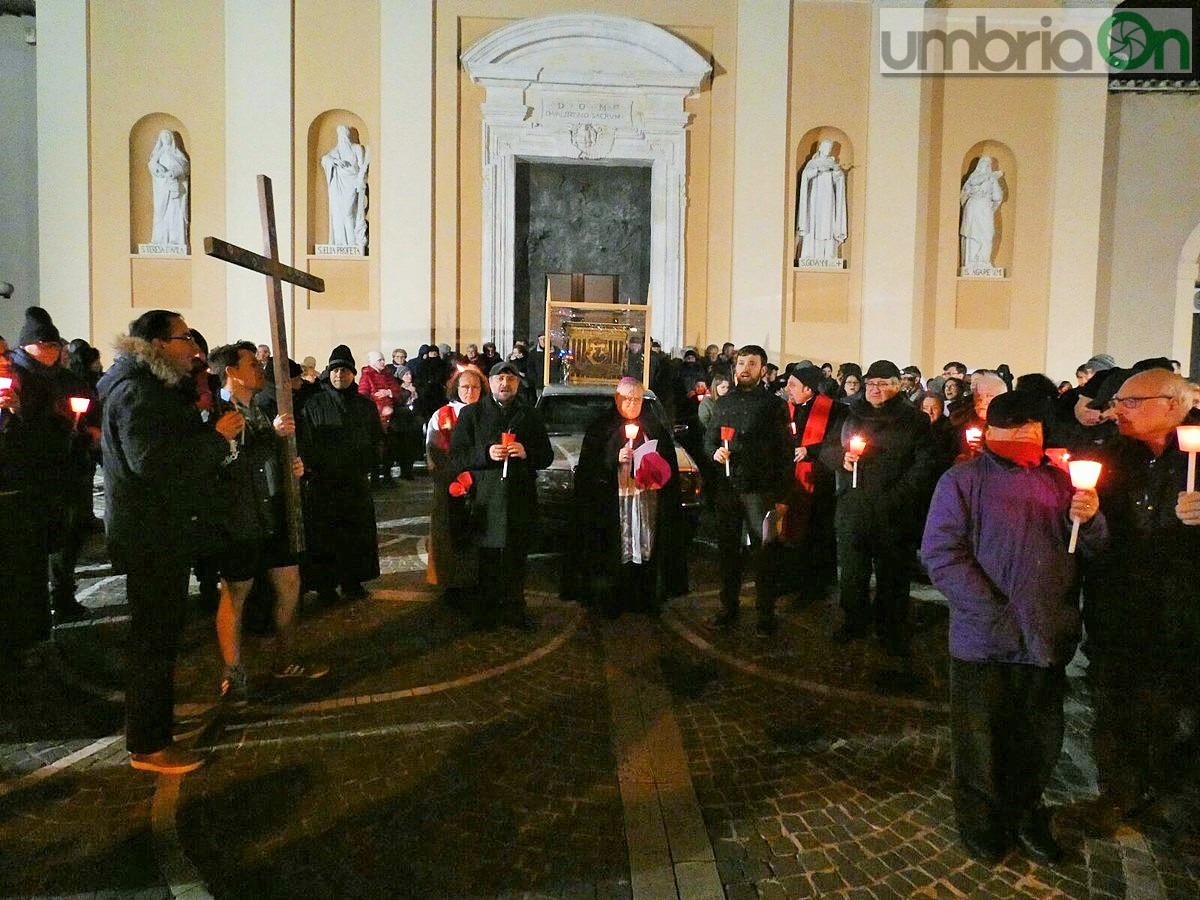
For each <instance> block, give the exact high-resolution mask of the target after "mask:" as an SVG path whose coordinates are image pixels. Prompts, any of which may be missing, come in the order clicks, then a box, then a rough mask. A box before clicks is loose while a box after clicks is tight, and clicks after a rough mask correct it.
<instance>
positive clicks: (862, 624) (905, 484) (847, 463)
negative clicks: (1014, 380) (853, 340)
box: [821, 359, 937, 657]
mask: <svg viewBox="0 0 1200 900" xmlns="http://www.w3.org/2000/svg"><path fill="white" fill-rule="evenodd" d="M854 438H859V439H861V440H862V441H864V442H865V444H864V445H863V447H864V449H862V450H861V452H860V451H857V450H855V449H854V447H855V446H857V442H855V444H853V445H852V443H851V442H852V439H854ZM821 458H822V460H823V461H824V462H825V464H826V465H827V466H829V467H830V468H831V469H834V470H835V471H836V472H837V495H838V504H837V513H836V519H835V522H836V527H837V542H838V564H839V568H840V569H841V572H840V576H839V593H840V598H841V605H842V612H843V613H844V614H845V620H844V622H843V623H842V625H841V627H839V628H838V629H837V631H836V632H835V633H834V640H836V641H838V642H839V643H845V642H848V641H852V640H857V639H860V638H864V637H866V635H867V630H868V627H869V624H870V620H871V609H872V608H871V597H870V583H871V569H872V568H874V570H875V585H876V587H875V605H874V620H875V632H876V634H877V635H878V637H879V638H880V639H881V640H882V641H883V644H884V647H885V649H886V650H887V652H888V653H889V655H892V656H896V657H907V655H908V652H909V638H910V630H909V621H908V618H909V605H910V600H909V579H910V573H911V571H912V562H913V558H914V554H915V552H916V548H917V543H918V541H919V540H920V537H921V528H922V526H923V524H924V522H923V517H922V511H923V510H924V509H925V507H926V503H927V501H928V498H929V493H930V491H932V489H933V478H934V474H935V471H936V467H937V461H936V458H935V454H934V451H933V438H932V434H931V432H930V428H929V419H928V417H926V416H925V415H923V414H922V413H921V411H920V410H919V409H916V408H914V407H913V406H912V405H911V404H910V403H908V402H907V401H906V400H905V399H904V398H903V397H902V396H900V369H899V368H898V367H897V366H896V364H895V363H893V362H891V361H890V360H886V359H881V360H877V361H876V362H873V363H871V365H870V367H869V368H868V369H867V372H866V374H865V375H864V376H863V392H862V396H861V397H857V398H855V399H854V401H853V402H852V403H851V404H850V408H849V413H848V414H847V416H846V421H845V422H844V423H843V424H842V428H841V431H840V432H834V433H831V434H830V435H829V437H828V439H827V440H826V441H825V444H824V446H823V447H822V448H821ZM856 468H857V474H855V469H856Z"/></svg>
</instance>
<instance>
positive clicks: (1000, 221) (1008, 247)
mask: <svg viewBox="0 0 1200 900" xmlns="http://www.w3.org/2000/svg"><path fill="white" fill-rule="evenodd" d="M983 156H990V157H991V159H992V171H994V172H1002V173H1003V176H1002V177H1001V178H1000V179H999V183H1000V188H1001V191H1002V192H1003V194H1004V200H1003V202H1001V204H1000V209H999V210H998V211H997V213H996V219H995V222H996V236H995V241H994V243H993V244H992V265H993V266H994V267H995V268H998V269H1004V270H1005V275H1006V276H1011V275H1012V265H1013V224H1014V223H1015V222H1016V211H1017V158H1016V156H1014V155H1013V152H1012V150H1010V149H1009V147H1008V145H1007V144H1003V143H1001V142H1000V141H993V140H984V141H980V142H979V143H977V144H975V145H974V146H973V147H971V149H970V150H968V151H967V152H966V154H965V155H964V156H963V160H962V167H961V170H960V172H959V181H958V186H959V190H960V191H961V190H962V186H963V185H964V184H966V181H967V178H968V177H969V176H970V174H971V173H972V172H974V171H975V167H976V165H978V163H979V159H980V157H983ZM961 223H962V204H961V201H960V203H959V212H958V215H957V216H956V217H955V219H954V243H955V244H961V238H960V235H959V233H958V229H959V226H960V225H961ZM959 265H960V266H961V265H962V251H961V248H960V250H959Z"/></svg>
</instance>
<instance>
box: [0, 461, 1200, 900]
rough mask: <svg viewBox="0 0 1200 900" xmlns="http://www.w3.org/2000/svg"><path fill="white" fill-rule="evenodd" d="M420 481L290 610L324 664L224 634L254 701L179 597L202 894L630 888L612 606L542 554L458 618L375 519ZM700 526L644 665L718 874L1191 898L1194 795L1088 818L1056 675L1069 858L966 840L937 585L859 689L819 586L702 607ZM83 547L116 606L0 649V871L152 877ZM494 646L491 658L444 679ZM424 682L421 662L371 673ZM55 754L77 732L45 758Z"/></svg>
mask: <svg viewBox="0 0 1200 900" xmlns="http://www.w3.org/2000/svg"><path fill="white" fill-rule="evenodd" d="M428 496H429V488H428V482H427V481H425V480H423V479H419V480H418V481H417V482H415V483H414V484H402V485H400V486H399V487H398V488H395V489H387V490H382V491H380V492H379V493H378V495H377V507H378V516H379V519H380V521H381V522H386V523H389V524H388V525H387V527H385V528H384V529H383V530H382V531H381V535H380V538H381V546H383V547H384V552H385V553H386V554H388V560H387V566H386V568H387V570H388V571H389V572H391V573H392V574H388V575H385V576H384V577H383V578H381V579H380V580H379V581H377V582H375V583H374V584H373V585H372V588H374V589H376V590H378V591H379V593H377V594H376V596H374V597H372V598H371V599H368V600H364V601H358V602H355V603H342V604H339V605H337V606H334V607H332V608H329V609H320V610H310V611H307V612H306V615H305V620H304V624H303V627H302V629H301V632H300V640H299V647H300V650H301V652H302V654H305V655H309V656H312V657H313V658H320V659H322V660H324V661H328V662H329V663H331V665H332V666H333V667H334V668H333V672H332V673H331V674H330V676H329V677H327V678H325V679H322V680H320V681H315V682H310V683H305V684H301V685H288V686H286V687H279V686H278V685H275V684H272V683H271V682H270V680H269V678H268V677H267V670H266V666H267V663H268V660H267V651H268V646H269V645H268V643H267V641H266V640H265V639H262V638H257V637H250V638H249V639H248V640H247V648H246V656H247V661H248V664H249V665H248V668H249V670H250V673H251V678H252V688H253V689H254V690H255V695H254V699H253V702H252V703H250V704H249V705H247V706H245V707H219V706H215V705H214V699H215V697H214V694H215V682H216V678H217V675H218V673H219V663H218V661H217V654H216V646H215V640H214V638H213V635H212V630H211V618H210V616H209V615H207V614H204V613H202V612H200V611H198V610H197V611H196V614H195V616H194V617H193V620H192V622H191V624H190V625H189V628H188V631H187V634H186V638H185V651H184V654H183V658H182V660H181V664H180V671H179V692H178V698H177V699H178V701H179V702H180V703H181V704H185V706H186V707H187V708H190V709H191V710H192V712H191V713H190V714H189V715H188V716H187V718H188V721H187V722H184V723H183V724H182V725H181V728H185V729H189V730H190V731H191V732H192V733H193V736H192V737H191V738H189V739H193V740H195V741H196V742H197V743H198V745H199V746H202V747H208V748H210V754H211V757H210V764H209V765H208V766H207V767H205V768H204V769H202V770H200V771H199V772H197V773H195V774H193V775H189V776H187V777H186V778H184V779H183V780H182V782H181V791H180V795H179V801H178V808H177V811H176V812H175V816H174V824H175V827H176V830H177V834H178V839H179V844H180V846H181V847H182V848H183V850H184V852H185V854H186V856H187V859H188V860H189V861H190V863H191V865H192V866H193V867H194V868H195V870H196V872H197V874H198V876H199V879H200V880H201V881H202V882H203V884H204V886H206V887H207V889H208V890H210V891H211V892H212V893H213V894H214V895H215V896H218V897H277V896H278V897H284V896H306V897H307V896H312V897H328V896H379V897H384V896H388V897H392V896H411V897H423V898H424V897H492V896H503V897H509V896H512V897H516V896H528V897H571V898H574V897H599V898H608V897H629V896H631V893H632V892H631V878H630V871H629V858H630V857H629V848H628V847H627V846H626V842H625V825H624V819H623V809H622V798H621V794H620V788H619V784H618V777H617V771H616V760H615V756H614V749H613V725H612V721H613V715H612V710H610V709H609V705H608V704H609V694H608V693H606V688H605V665H606V660H605V652H606V650H605V648H606V640H605V638H606V636H611V635H612V633H613V632H612V629H613V626H612V625H611V624H610V623H608V622H606V621H604V620H602V619H598V618H594V617H591V616H589V615H587V614H584V613H581V611H580V610H579V609H578V608H577V607H575V606H574V605H572V604H563V603H559V602H558V601H557V600H556V599H555V597H554V590H555V585H556V584H557V562H556V560H554V559H553V558H540V559H537V560H535V561H534V563H533V565H532V571H531V599H532V600H533V603H534V614H535V616H534V617H535V619H536V622H537V627H536V628H535V630H533V631H532V632H530V633H522V632H517V631H513V630H511V629H502V630H498V631H493V632H482V633H478V632H471V631H470V630H469V629H468V628H467V624H466V622H465V620H464V619H463V617H462V616H461V615H460V614H458V613H457V612H454V611H452V610H448V609H446V608H444V607H443V606H442V605H441V604H440V603H438V602H437V601H436V600H435V599H434V598H435V596H436V595H435V593H434V592H433V591H432V590H431V589H429V588H428V587H427V586H426V585H425V584H424V579H423V571H421V569H422V567H421V565H420V560H419V559H418V558H417V557H416V556H415V555H414V551H415V548H416V545H417V543H418V540H417V539H418V538H419V536H420V534H421V533H422V531H423V528H424V526H423V525H422V524H420V523H419V522H417V523H412V522H408V523H404V522H401V523H400V524H394V523H396V522H397V521H398V520H403V519H405V518H406V517H408V518H412V517H419V516H421V515H422V514H423V513H424V512H425V505H426V504H427V502H428ZM704 536H705V532H704V530H703V529H702V532H701V540H700V541H699V542H697V544H696V545H695V546H694V550H693V562H694V565H693V569H692V574H693V578H692V581H693V587H694V588H695V593H694V594H693V595H692V596H690V597H688V598H684V599H681V600H678V601H675V602H674V603H673V604H672V608H671V609H670V610H669V611H668V613H667V614H666V615H665V616H664V619H663V622H662V624H661V625H659V626H657V628H656V631H655V632H654V633H656V635H657V637H656V640H657V641H658V642H659V645H660V651H659V656H658V666H657V668H658V672H657V673H655V672H649V673H648V675H649V676H650V677H652V678H653V677H661V680H662V684H663V685H665V687H666V688H667V690H668V691H669V696H670V709H671V710H672V711H673V713H674V716H675V718H676V720H677V722H678V727H679V729H680V733H681V735H682V740H683V748H684V752H685V754H686V768H687V774H688V775H690V778H691V782H692V785H693V787H694V791H695V796H696V798H697V799H698V802H699V806H700V810H701V814H702V816H703V827H704V829H705V830H706V831H707V835H708V838H709V840H710V842H711V844H712V849H713V853H714V855H715V859H716V865H717V870H718V873H719V876H720V879H721V881H722V882H723V884H724V886H725V893H726V896H728V897H731V898H751V897H853V898H857V897H863V898H868V897H874V898H886V897H912V896H932V897H941V896H945V897H960V896H975V897H1009V896H1028V897H1039V898H1041V897H1097V898H1108V897H1127V896H1129V897H1133V896H1137V897H1142V896H1149V897H1156V896H1157V897H1169V898H1175V897H1179V898H1185V897H1200V834H1198V833H1197V831H1198V829H1197V826H1196V824H1195V822H1194V821H1193V827H1192V828H1191V829H1190V830H1185V831H1184V832H1183V833H1181V834H1174V835H1172V834H1169V833H1167V832H1165V831H1156V830H1154V829H1149V830H1147V831H1146V832H1145V833H1144V834H1139V833H1136V832H1127V833H1122V834H1121V835H1119V836H1118V838H1117V839H1109V840H1097V839H1091V838H1087V837H1085V835H1084V833H1083V821H1082V806H1083V804H1084V803H1085V802H1086V800H1087V799H1088V798H1089V797H1090V796H1091V795H1092V794H1093V793H1094V772H1093V771H1092V768H1091V761H1090V754H1089V744H1088V737H1087V728H1088V724H1089V716H1090V710H1089V707H1088V703H1087V696H1086V692H1085V690H1084V689H1083V686H1082V683H1081V682H1080V680H1079V679H1078V678H1075V679H1073V681H1072V694H1071V697H1070V699H1069V701H1068V713H1069V715H1068V739H1067V742H1066V744H1067V746H1066V748H1065V750H1064V754H1063V758H1062V761H1061V764H1060V766H1059V767H1058V770H1057V772H1056V774H1055V780H1054V784H1053V786H1052V788H1051V790H1050V792H1049V800H1050V802H1051V803H1053V804H1055V806H1056V807H1057V809H1058V814H1057V818H1056V821H1057V825H1058V831H1059V834H1060V836H1061V837H1062V838H1063V839H1064V841H1065V843H1066V845H1067V846H1068V849H1069V858H1068V861H1067V862H1066V863H1064V864H1063V865H1061V866H1058V867H1055V868H1048V867H1043V866H1037V865H1034V864H1032V863H1029V862H1027V861H1026V860H1024V859H1023V858H1022V857H1020V856H1019V855H1017V854H1015V853H1013V854H1010V855H1009V857H1008V858H1007V859H1006V860H1005V862H1004V863H1003V864H1002V865H1000V866H997V867H995V868H988V867H986V866H983V865H981V864H979V863H976V862H974V861H972V860H970V859H969V858H968V857H967V856H966V855H965V853H964V852H963V851H962V849H961V848H960V847H959V845H958V843H957V839H956V834H955V829H954V823H953V815H952V810H951V805H950V800H949V796H948V785H947V780H948V777H949V765H950V760H949V733H948V726H947V717H946V714H945V711H944V710H945V697H946V689H945V672H946V652H945V615H944V609H942V608H941V607H939V606H938V605H937V603H936V602H927V603H920V604H918V611H919V618H920V621H921V627H920V628H919V630H918V636H917V641H916V660H917V664H916V667H915V672H916V674H917V676H918V678H919V681H918V684H917V686H916V687H915V688H914V689H913V691H912V692H910V693H906V694H903V695H888V694H885V693H881V692H880V690H879V689H878V684H877V681H878V676H879V673H880V671H882V670H884V669H886V668H887V666H888V662H887V660H886V658H885V657H884V656H883V655H882V654H881V653H880V651H879V649H878V647H877V646H876V645H875V644H874V642H864V643H860V644H855V645H852V646H851V647H848V648H846V647H836V646H834V645H833V644H832V643H831V642H830V641H829V639H828V634H829V632H830V630H831V629H832V627H833V625H834V624H836V616H835V614H834V612H833V610H832V609H831V608H830V607H828V606H826V605H823V604H815V605H812V606H810V607H808V608H806V609H800V610H788V611H786V612H785V614H784V617H783V620H784V624H783V628H782V630H781V633H780V634H779V635H778V636H777V637H776V638H773V639H770V640H759V639H756V638H755V637H754V636H753V632H752V626H753V615H752V608H750V602H751V601H750V599H749V596H748V595H747V596H746V597H744V598H743V602H744V603H745V604H747V608H746V610H745V612H746V613H747V615H745V616H743V624H742V626H741V628H740V630H739V631H738V632H736V633H735V634H733V635H729V636H724V635H720V634H717V633H715V632H713V631H712V630H711V629H709V628H708V626H707V624H706V622H707V619H708V617H709V616H710V615H711V614H712V613H714V612H715V611H716V608H717V603H716V596H715V593H714V591H713V586H714V585H715V553H714V552H713V549H712V548H711V547H710V546H709V545H707V544H705V543H704V542H703V541H704ZM83 562H84V564H85V569H84V570H83V571H82V573H81V574H82V575H84V577H83V578H82V580H81V590H82V591H83V592H84V593H87V596H86V597H85V600H84V602H85V603H86V604H87V605H89V606H91V607H92V608H93V609H94V610H95V612H96V613H97V615H98V616H99V615H104V616H112V617H115V618H114V620H112V621H108V622H105V623H104V624H88V625H85V626H82V627H72V628H62V629H58V630H57V631H56V635H55V644H56V647H57V653H58V654H59V655H58V656H55V655H54V654H46V655H45V656H44V657H43V659H42V660H40V662H39V663H38V665H36V666H35V667H34V668H32V669H29V670H27V671H25V672H22V673H18V674H17V675H6V676H0V697H2V698H3V699H2V703H3V708H2V710H0V711H2V715H0V896H35V895H36V896H58V895H83V896H121V897H134V896H136V897H141V896H145V897H166V896H170V890H169V888H168V886H167V883H166V881H165V879H164V876H163V874H162V872H161V871H160V866H162V864H163V861H162V859H161V858H160V857H159V856H158V855H156V850H155V843H154V839H153V836H152V833H151V810H150V805H151V800H152V798H153V797H154V795H155V790H156V780H155V779H154V778H153V777H151V776H148V775H146V774H145V773H139V772H134V771H133V770H131V769H130V768H129V767H128V764H127V763H128V757H127V756H126V754H125V753H124V750H123V742H122V741H120V740H116V741H115V742H114V741H112V740H111V738H112V736H114V735H118V734H119V733H120V729H121V721H122V707H121V705H120V703H119V702H118V701H119V695H118V693H117V692H119V690H120V689H121V683H122V682H121V673H120V652H119V651H120V644H121V640H122V639H123V634H124V628H125V625H124V623H123V622H122V621H121V620H120V616H121V614H122V613H123V612H124V608H123V586H122V584H121V582H120V580H119V579H112V578H111V572H109V571H108V570H107V569H106V568H105V567H104V559H103V556H102V554H101V552H100V549H99V547H98V546H92V547H91V548H90V550H89V556H88V558H87V559H85V560H84V561H83ZM89 591H90V593H88V592H89ZM917 594H918V595H919V596H921V597H924V598H926V599H928V600H932V601H936V599H937V598H936V597H935V596H933V595H932V594H931V593H930V592H928V591H925V592H922V591H918V592H917ZM555 641H557V643H553V642H555ZM616 643H617V644H619V642H616ZM607 645H608V647H609V649H608V652H609V653H611V652H613V651H612V646H613V645H614V641H612V640H611V639H610V640H608V641H607ZM547 647H549V648H550V650H549V652H546V648H547ZM497 666H507V667H508V670H507V671H505V672H504V673H503V674H499V675H497V676H495V677H489V678H486V679H484V680H480V681H477V682H476V683H471V684H466V685H459V684H449V685H447V684H446V683H447V682H454V681H455V679H461V678H464V677H467V676H472V675H475V674H477V673H480V672H487V671H488V670H490V669H493V668H494V667H497ZM429 685H439V686H440V687H444V688H446V689H444V690H438V691H436V692H432V693H426V694H422V695H419V696H411V697H407V696H406V697H404V698H402V699H390V700H382V698H381V697H380V695H381V694H387V693H389V692H395V691H399V690H405V689H411V688H417V687H421V686H429ZM814 686H817V687H821V686H823V687H824V688H826V689H833V691H834V692H833V693H828V692H826V693H822V692H821V691H819V690H815V689H813V687H814ZM356 697H357V698H360V700H359V702H358V703H351V702H347V703H346V704H345V705H340V706H338V705H335V704H334V703H325V704H324V705H323V706H322V707H320V708H318V707H317V706H316V704H321V703H322V702H323V701H337V700H339V699H344V698H356ZM913 699H916V700H918V701H920V704H919V707H920V708H913V707H912V704H911V703H909V701H911V700H913ZM372 700H374V702H372ZM326 707H328V708H326ZM105 739H108V740H107V742H106V741H105ZM93 749H94V752H93ZM71 754H76V757H78V756H79V755H80V754H83V755H84V756H85V758H83V759H82V760H80V761H75V762H73V763H71V764H69V765H67V763H70V762H71V760H73V759H75V757H72V756H71ZM681 765H682V763H681ZM56 766H62V767H63V768H62V771H59V772H55V771H54V770H55V767H56ZM42 776H46V777H42Z"/></svg>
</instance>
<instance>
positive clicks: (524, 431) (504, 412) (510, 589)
mask: <svg viewBox="0 0 1200 900" xmlns="http://www.w3.org/2000/svg"><path fill="white" fill-rule="evenodd" d="M488 383H489V385H490V386H491V389H492V396H491V397H485V398H484V399H482V400H480V401H479V402H478V403H474V404H472V405H471V406H467V407H465V408H464V409H463V410H462V413H461V415H459V417H458V424H457V425H455V427H454V434H453V436H452V437H451V440H450V469H451V471H453V472H459V473H461V472H470V473H471V476H472V479H473V481H474V491H475V511H474V514H473V515H474V518H475V519H476V521H477V522H478V523H479V527H480V533H479V535H478V537H477V541H478V545H479V569H480V571H481V572H487V573H489V574H490V575H492V576H493V578H494V579H495V580H494V584H495V588H494V590H493V591H492V592H490V593H491V594H492V596H491V597H488V598H484V597H483V596H482V593H483V592H482V591H481V592H480V597H479V603H480V608H478V609H477V610H476V621H477V623H478V624H480V625H482V626H485V627H488V626H491V625H494V624H497V623H500V624H505V625H511V626H513V627H516V628H520V629H528V628H529V627H530V621H529V617H528V614H527V612H526V609H525V557H526V554H527V553H528V552H529V542H530V539H531V537H532V533H533V530H534V526H535V524H536V518H537V489H536V482H535V479H536V477H537V470H538V469H544V468H546V467H547V466H548V465H550V463H551V462H553V460H554V451H553V450H552V449H551V447H550V438H549V437H547V436H546V427H545V425H543V424H542V420H541V417H540V416H539V415H538V413H537V410H535V409H534V408H533V407H532V406H530V405H529V403H528V402H526V401H525V400H524V399H523V398H522V397H520V396H518V395H519V392H520V389H521V376H520V372H519V370H518V369H517V367H516V365H514V364H513V363H511V362H498V363H496V364H495V365H494V366H492V369H491V372H490V373H489V378H488Z"/></svg>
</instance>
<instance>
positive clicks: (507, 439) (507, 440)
mask: <svg viewBox="0 0 1200 900" xmlns="http://www.w3.org/2000/svg"><path fill="white" fill-rule="evenodd" d="M516 439H517V436H516V435H515V434H513V433H512V432H511V431H502V432H501V433H500V446H501V447H503V448H505V453H504V465H503V466H502V467H501V468H500V477H501V478H507V477H508V445H509V444H511V443H512V442H513V441H515V440H516Z"/></svg>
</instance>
